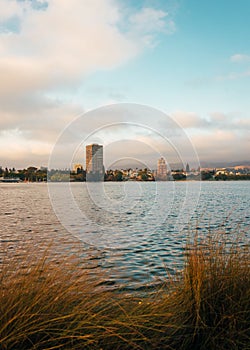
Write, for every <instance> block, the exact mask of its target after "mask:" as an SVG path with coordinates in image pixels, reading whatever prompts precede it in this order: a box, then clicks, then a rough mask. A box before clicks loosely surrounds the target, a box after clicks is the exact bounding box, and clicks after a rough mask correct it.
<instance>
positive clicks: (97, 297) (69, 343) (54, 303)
mask: <svg viewBox="0 0 250 350" xmlns="http://www.w3.org/2000/svg"><path fill="white" fill-rule="evenodd" d="M186 252H187V258H186V265H185V268H184V271H183V273H182V274H181V275H180V276H178V277H175V278H172V279H171V280H167V281H166V284H165V285H164V286H163V287H162V288H161V289H159V290H158V291H157V292H156V293H154V294H150V295H148V296H143V297H141V298H139V297H138V296H135V295H133V294H132V295H125V294H124V293H123V292H122V291H120V292H119V293H118V292H117V291H116V292H115V291H107V290H105V289H104V288H103V287H100V283H101V282H102V281H103V280H104V279H105V276H100V275H96V276H95V278H94V279H93V276H91V275H89V274H88V272H87V270H86V269H84V261H82V260H81V258H79V257H77V256H73V255H71V256H61V257H60V259H59V260H58V259H52V258H51V254H50V253H49V252H46V253H45V254H44V256H43V257H41V258H39V259H38V262H37V261H35V259H34V260H30V255H29V256H27V258H26V259H22V260H21V261H20V260H19V261H17V262H13V261H11V262H9V263H8V264H4V265H3V268H2V270H1V271H0V282H1V287H0V349H6V350H12V349H18V350H21V349H206V350H209V349H247V348H248V345H249V340H250V335H249V315H250V313H249V300H250V295H249V290H250V288H249V286H250V277H249V276H250V275H249V262H248V258H249V255H248V253H249V251H248V249H247V248H246V247H243V246H242V245H241V246H240V245H237V242H236V243H235V244H233V245H231V246H230V247H228V246H227V244H226V243H225V242H221V241H218V240H210V241H209V242H208V243H206V244H203V243H202V242H201V243H198V240H196V241H195V242H194V243H192V244H191V245H189V246H188V247H187V251H186Z"/></svg>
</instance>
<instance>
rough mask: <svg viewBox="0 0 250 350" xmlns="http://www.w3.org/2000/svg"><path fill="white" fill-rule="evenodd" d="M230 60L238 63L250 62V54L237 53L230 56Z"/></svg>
mask: <svg viewBox="0 0 250 350" xmlns="http://www.w3.org/2000/svg"><path fill="white" fill-rule="evenodd" d="M230 61H231V62H236V63H242V62H250V55H244V54H235V55H232V56H231V57H230Z"/></svg>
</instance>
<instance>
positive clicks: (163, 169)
mask: <svg viewBox="0 0 250 350" xmlns="http://www.w3.org/2000/svg"><path fill="white" fill-rule="evenodd" d="M156 179H157V180H160V181H166V180H167V165H166V161H165V159H164V158H163V157H161V158H160V159H159V160H158V162H157V173H156Z"/></svg>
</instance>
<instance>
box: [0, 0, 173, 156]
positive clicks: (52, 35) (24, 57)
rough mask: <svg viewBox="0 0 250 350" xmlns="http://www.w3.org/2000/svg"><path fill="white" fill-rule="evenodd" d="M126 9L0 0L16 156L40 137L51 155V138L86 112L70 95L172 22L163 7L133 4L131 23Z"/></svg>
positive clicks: (6, 98) (8, 119)
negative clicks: (136, 8)
mask: <svg viewBox="0 0 250 350" xmlns="http://www.w3.org/2000/svg"><path fill="white" fill-rule="evenodd" d="M122 10H123V7H122V6H121V3H120V1H118V0H101V1H100V0H84V1H82V0H71V1H68V0H47V1H43V0H35V1H19V0H1V1H0V76H1V82H0V105H1V111H0V131H1V132H0V136H1V138H2V140H6V142H7V143H12V145H13V147H14V144H15V145H16V146H15V147H16V148H15V150H14V149H13V154H16V158H20V157H21V154H22V157H23V158H25V157H26V158H29V157H31V155H32V154H34V152H35V153H37V149H38V148H39V147H40V145H41V144H40V143H39V142H41V143H42V144H44V147H41V148H42V149H44V150H45V152H47V157H48V155H49V153H48V152H49V148H50V147H48V146H47V143H49V144H50V145H52V144H53V142H54V141H55V139H56V137H57V136H58V134H59V132H60V131H61V130H62V129H63V128H64V127H65V125H66V124H67V122H69V121H70V120H72V118H73V117H74V116H76V115H77V114H79V113H82V112H83V103H84V100H83V102H80V103H79V104H77V103H72V100H73V99H74V93H75V92H76V91H77V89H78V88H79V87H81V86H82V84H83V82H84V79H85V78H86V77H87V76H88V75H89V74H91V73H93V72H96V71H98V70H109V69H114V68H116V67H118V66H119V65H122V64H124V63H125V62H127V61H129V60H131V59H133V58H134V57H136V56H137V55H138V54H139V53H141V52H142V51H143V50H144V49H145V48H147V47H148V46H151V45H153V44H154V41H156V39H157V34H158V33H162V32H165V31H166V30H167V28H168V27H170V26H171V25H172V26H174V24H173V23H172V22H171V21H170V20H169V18H168V16H167V14H166V13H165V12H163V11H160V10H154V9H153V8H145V9H144V8H141V9H139V10H137V13H135V11H134V10H133V11H134V12H133V14H134V17H133V15H131V11H132V9H131V11H130V19H129V21H128V18H126V17H125V15H124V13H123V11H122ZM147 21H148V23H147ZM124 22H126V23H127V25H126V28H123V29H121V23H124ZM171 23H172V24H171ZM148 24H150V27H148ZM149 37H150V40H149ZM110 95H112V97H113V98H114V96H116V92H115V91H111V93H110ZM58 96H60V98H59V99H58ZM5 132H7V134H6V133H5ZM17 133H18V135H17ZM6 135H8V137H7V136H6ZM10 140H12V141H10ZM25 141H26V142H27V147H26V146H25V145H24V144H25ZM31 142H33V144H34V145H38V147H34V149H35V151H34V152H33V151H31V150H32V149H33V148H32V147H31ZM19 145H20V150H22V152H21V153H20V152H16V149H18V147H19ZM21 145H22V147H21ZM32 152H33V153H32ZM4 154H6V155H8V157H10V149H9V151H8V152H7V150H6V151H3V152H2V157H3V158H4V159H6V157H5V156H4ZM3 158H2V159H3ZM10 158H11V157H10ZM29 159H33V158H29ZM1 162H2V160H1Z"/></svg>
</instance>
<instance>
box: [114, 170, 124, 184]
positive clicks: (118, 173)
mask: <svg viewBox="0 0 250 350" xmlns="http://www.w3.org/2000/svg"><path fill="white" fill-rule="evenodd" d="M114 180H115V181H122V180H123V175H122V172H121V171H120V170H116V171H115V177H114Z"/></svg>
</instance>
